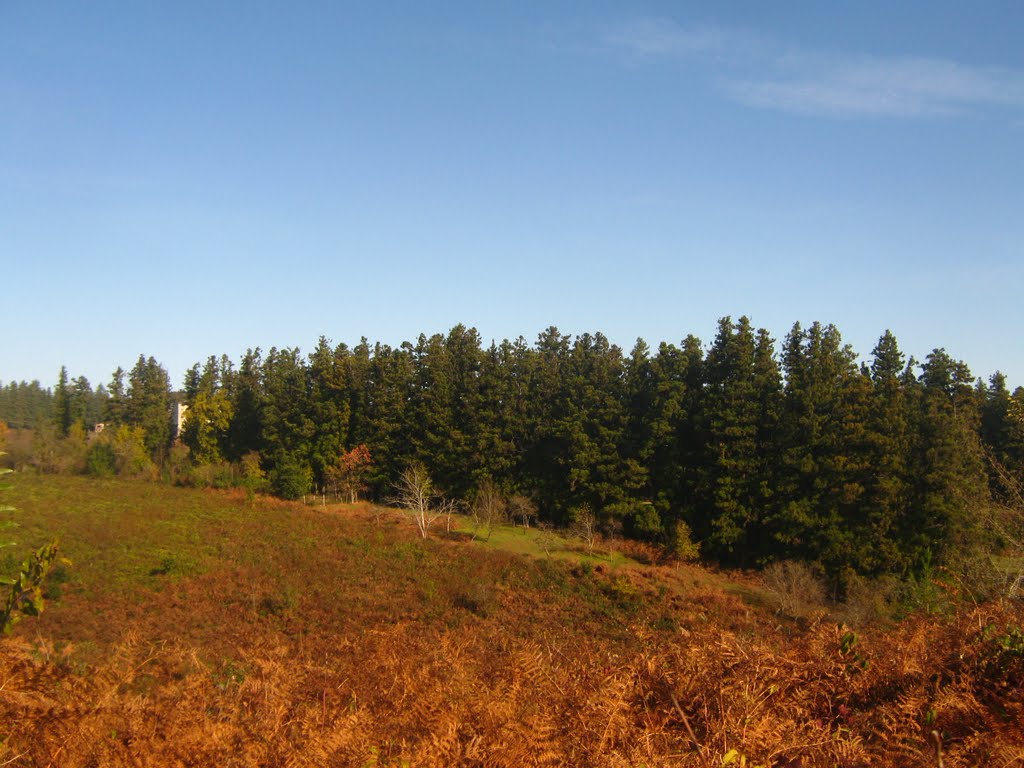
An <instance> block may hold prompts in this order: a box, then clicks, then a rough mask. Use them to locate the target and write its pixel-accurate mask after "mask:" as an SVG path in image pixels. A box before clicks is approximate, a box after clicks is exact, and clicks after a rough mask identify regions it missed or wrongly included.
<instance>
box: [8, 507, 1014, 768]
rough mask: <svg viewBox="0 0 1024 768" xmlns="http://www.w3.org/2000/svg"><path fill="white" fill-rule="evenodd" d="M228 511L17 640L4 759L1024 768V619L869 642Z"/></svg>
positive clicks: (263, 514) (405, 537)
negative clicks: (179, 547) (163, 557)
mask: <svg viewBox="0 0 1024 768" xmlns="http://www.w3.org/2000/svg"><path fill="white" fill-rule="evenodd" d="M161 493H165V492H164V491H161ZM182 493H186V494H189V495H188V497H187V498H189V499H190V500H192V501H190V502H189V503H194V501H195V500H196V499H200V498H201V497H200V495H197V494H195V493H193V492H190V491H189V492H185V491H182ZM217 503H219V504H221V505H225V504H229V500H226V499H224V498H223V497H217ZM230 503H231V504H236V505H238V506H239V508H240V509H241V502H240V501H238V502H230ZM24 504H25V502H24V501H23V502H22V503H21V504H20V505H19V507H21V506H22V505H24ZM225 514H226V513H225ZM228 520H229V518H210V520H208V521H207V522H206V523H203V524H202V525H206V526H207V528H205V529H204V533H203V540H204V542H206V543H207V544H210V542H212V546H213V548H214V550H215V556H214V559H213V560H211V562H210V563H208V564H206V563H205V561H203V562H200V563H199V565H198V566H196V567H195V568H194V569H193V570H194V572H191V573H187V574H183V575H181V576H179V577H176V578H172V576H173V569H174V565H173V563H171V564H170V565H168V566H167V568H166V569H165V570H167V571H169V572H170V573H168V574H166V575H163V574H160V573H159V569H154V571H153V573H155V574H156V575H152V574H147V575H146V579H148V581H147V580H146V579H142V580H140V581H139V583H138V584H136V585H131V586H130V587H127V588H121V587H119V588H118V589H108V590H103V589H99V588H96V589H93V588H89V585H88V584H86V583H82V584H79V585H78V586H75V585H74V583H73V582H72V583H70V584H69V588H68V590H67V593H66V594H65V595H64V596H63V597H62V598H61V600H60V601H59V602H58V603H55V604H53V605H51V606H49V607H48V609H47V613H45V614H44V615H43V617H42V618H41V619H40V620H39V621H26V622H23V623H22V624H21V625H19V633H18V634H17V635H16V636H15V637H13V638H11V639H8V640H6V641H3V642H0V723H2V726H0V731H2V735H3V736H4V737H5V740H4V742H3V745H2V747H0V764H3V765H12V766H68V767H73V766H360V767H361V766H400V765H410V766H515V767H516V768H520V767H521V766H534V765H551V766H558V765H565V766H622V767H623V768H625V767H626V766H630V767H632V768H639V766H647V768H655V767H656V766H707V767H709V768H710V767H711V766H715V767H717V766H723V765H735V766H740V765H745V766H755V765H761V766H775V767H781V766H851V767H852V766H890V765H891V766H936V765H938V764H939V763H938V755H937V748H938V745H937V743H936V740H935V737H934V736H932V732H936V733H937V734H939V737H938V741H939V744H940V745H941V750H942V759H943V760H944V761H945V762H944V765H945V766H947V768H949V767H952V766H999V767H1003V766H1015V765H1024V691H1022V688H1024V637H1022V636H1021V635H1020V627H1021V624H1022V621H1024V609H1022V606H1021V604H1020V603H1017V604H1010V603H1006V604H991V605H984V606H972V607H971V608H970V609H965V610H963V611H961V612H959V613H953V614H949V615H945V616H936V617H912V618H910V619H907V620H905V621H903V622H902V623H900V624H898V625H897V626H895V627H892V628H889V629H870V628H868V629H864V630H862V631H860V632H859V633H858V635H852V634H850V632H849V630H848V629H847V628H845V627H839V626H837V625H836V624H835V623H830V622H829V621H828V620H826V619H825V618H823V617H818V618H812V619H810V620H807V621H804V622H802V623H793V622H789V621H781V620H779V619H778V618H777V617H775V616H774V615H772V614H771V613H770V612H769V611H768V610H767V609H765V608H763V607H758V606H757V605H756V604H754V603H752V602H750V601H747V600H744V599H742V598H741V597H740V596H738V595H737V593H735V592H727V591H723V590H722V589H721V588H719V587H717V586H714V583H715V582H714V579H713V578H711V577H710V576H708V575H707V574H704V573H703V572H701V571H699V569H684V570H682V571H680V570H671V569H668V568H661V567H639V566H638V567H635V568H632V569H627V570H621V571H617V572H616V571H614V570H612V569H597V570H591V569H589V568H587V567H584V566H581V565H573V564H572V563H563V562H558V561H553V560H547V559H528V558H522V557H513V556H511V555H505V554H502V553H496V552H486V551H484V550H482V549H480V548H479V547H477V546H475V545H474V544H472V543H469V542H464V541H463V542H455V541H442V540H438V539H432V540H429V541H426V542H423V541H418V540H417V539H416V537H415V533H414V531H413V530H411V528H409V527H408V526H407V525H405V524H403V523H402V522H399V521H396V520H394V519H391V518H385V519H382V520H381V519H377V521H376V522H375V517H374V516H373V515H370V514H364V513H358V512H346V511H344V509H342V511H338V510H332V509H331V508H328V509H327V510H322V509H321V510H313V509H307V508H302V507H301V506H298V505H295V506H291V507H279V508H276V509H271V508H267V509H257V510H245V511H240V512H239V513H238V517H237V518H231V519H230V520H231V522H232V523H233V525H231V526H228V525H226V521H228ZM196 525H200V524H199V523H197V524H196ZM268 526H269V527H268ZM271 532H273V536H271V537H270V538H271V541H270V542H268V541H265V540H263V539H261V538H259V537H260V536H269V535H270V533H271ZM110 535H113V534H110ZM77 567H79V566H78V564H76V568H77ZM81 567H83V568H84V567H85V566H81ZM715 578H718V577H715ZM687 584H689V585H690V586H689V587H687V586H686V585H687Z"/></svg>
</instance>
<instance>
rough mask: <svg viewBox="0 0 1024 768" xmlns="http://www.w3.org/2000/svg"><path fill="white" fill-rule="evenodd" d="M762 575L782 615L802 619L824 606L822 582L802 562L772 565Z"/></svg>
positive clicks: (819, 577) (787, 561)
mask: <svg viewBox="0 0 1024 768" xmlns="http://www.w3.org/2000/svg"><path fill="white" fill-rule="evenodd" d="M762 576H763V578H764V584H765V587H766V588H767V590H768V594H769V597H770V598H771V601H772V602H773V603H774V604H775V608H776V610H777V611H778V612H779V613H781V614H783V615H785V616H789V617H791V618H799V617H804V616H807V615H809V614H810V613H813V612H814V611H816V610H818V609H820V608H821V607H822V606H823V605H824V603H825V584H824V581H823V580H822V578H821V576H820V575H819V574H818V573H816V572H815V571H814V570H812V569H811V567H810V566H808V565H805V564H804V563H798V562H796V561H794V560H783V561H779V562H775V563H772V564H771V565H769V566H768V567H767V568H765V569H764V573H763V574H762Z"/></svg>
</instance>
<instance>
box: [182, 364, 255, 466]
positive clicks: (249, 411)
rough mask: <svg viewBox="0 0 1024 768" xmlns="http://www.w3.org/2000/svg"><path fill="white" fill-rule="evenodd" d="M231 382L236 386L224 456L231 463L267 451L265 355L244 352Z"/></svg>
mask: <svg viewBox="0 0 1024 768" xmlns="http://www.w3.org/2000/svg"><path fill="white" fill-rule="evenodd" d="M232 381H233V386H232V388H231V392H230V393H228V396H229V398H230V399H231V403H232V408H231V411H232V416H231V423H230V425H229V426H228V434H227V442H226V445H225V455H226V458H227V459H228V460H229V461H241V459H242V457H243V456H246V455H248V454H250V453H252V452H263V451H265V450H266V449H267V446H266V445H264V443H263V439H262V438H263V411H264V407H265V401H266V398H265V396H264V391H263V356H262V353H261V352H260V349H259V347H257V348H256V349H247V350H246V351H245V354H244V355H243V356H242V362H241V364H240V365H239V369H238V373H237V374H236V375H235V376H234V377H233V378H232ZM197 382H198V379H197Z"/></svg>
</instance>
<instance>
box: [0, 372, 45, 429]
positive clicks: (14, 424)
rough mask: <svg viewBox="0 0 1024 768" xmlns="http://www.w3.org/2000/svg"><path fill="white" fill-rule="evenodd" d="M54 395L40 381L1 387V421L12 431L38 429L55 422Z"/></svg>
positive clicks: (17, 382) (12, 382) (22, 382)
mask: <svg viewBox="0 0 1024 768" xmlns="http://www.w3.org/2000/svg"><path fill="white" fill-rule="evenodd" d="M53 410H54V398H53V393H52V392H50V390H48V389H44V388H43V387H42V386H41V385H40V383H39V382H38V381H33V382H32V383H26V382H24V381H20V382H19V381H11V382H8V383H7V384H5V385H4V386H2V387H0V421H2V422H4V423H5V424H7V426H9V427H10V428H11V429H38V428H40V427H42V426H44V425H45V424H49V423H50V422H51V421H52V420H53Z"/></svg>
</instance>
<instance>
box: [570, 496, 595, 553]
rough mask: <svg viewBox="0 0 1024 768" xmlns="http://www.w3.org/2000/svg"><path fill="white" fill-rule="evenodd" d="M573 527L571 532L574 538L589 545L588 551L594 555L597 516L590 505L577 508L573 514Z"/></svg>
mask: <svg viewBox="0 0 1024 768" xmlns="http://www.w3.org/2000/svg"><path fill="white" fill-rule="evenodd" d="M571 519H572V527H571V528H570V532H571V533H572V535H573V536H576V537H577V538H580V539H582V540H583V543H584V544H586V545H587V551H588V552H589V553H590V554H591V555H593V554H594V544H596V543H597V515H595V514H594V511H593V510H592V509H591V508H590V505H589V504H584V505H583V506H581V507H576V508H575V509H573V510H572V512H571Z"/></svg>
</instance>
